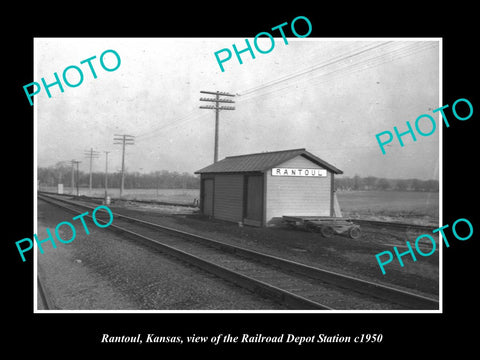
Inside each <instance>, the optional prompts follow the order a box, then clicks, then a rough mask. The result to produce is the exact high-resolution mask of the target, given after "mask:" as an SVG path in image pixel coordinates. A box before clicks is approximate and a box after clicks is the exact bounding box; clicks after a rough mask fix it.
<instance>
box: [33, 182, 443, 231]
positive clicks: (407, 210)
mask: <svg viewBox="0 0 480 360" xmlns="http://www.w3.org/2000/svg"><path fill="white" fill-rule="evenodd" d="M39 190H43V191H51V192H54V191H56V188H54V187H43V186H41V187H39ZM79 190H80V191H79V193H80V195H86V196H95V197H103V196H104V195H105V190H104V189H92V193H91V194H90V193H89V189H88V188H80V189H79ZM64 193H65V194H69V193H71V189H70V188H65V189H64ZM74 194H76V190H75V191H74ZM119 194H120V191H119V189H109V191H108V195H109V196H110V197H111V198H118V197H119ZM199 196H200V190H198V189H159V190H157V189H125V190H124V193H123V198H124V199H127V200H157V201H163V202H171V203H182V204H193V201H194V199H199ZM337 198H338V202H339V204H340V208H341V210H342V214H343V216H345V217H358V218H372V219H379V220H391V218H395V219H397V220H398V219H399V218H401V219H405V220H408V222H417V223H435V222H438V216H439V193H433V192H410V191H338V192H337Z"/></svg>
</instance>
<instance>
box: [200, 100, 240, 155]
mask: <svg viewBox="0 0 480 360" xmlns="http://www.w3.org/2000/svg"><path fill="white" fill-rule="evenodd" d="M200 93H202V94H210V95H215V98H213V99H212V98H204V97H201V98H200V101H211V102H214V103H215V105H204V106H200V109H209V110H215V148H214V154H213V162H217V161H218V122H219V113H220V110H235V107H234V106H220V103H230V104H233V103H235V101H233V100H230V99H222V98H220V96H231V97H234V96H235V95H233V94H229V93H226V92H221V91H216V92H212V91H200Z"/></svg>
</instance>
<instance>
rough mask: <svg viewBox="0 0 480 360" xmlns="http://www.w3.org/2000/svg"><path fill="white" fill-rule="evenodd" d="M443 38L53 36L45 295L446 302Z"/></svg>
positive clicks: (47, 68)
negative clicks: (442, 231) (443, 285)
mask: <svg viewBox="0 0 480 360" xmlns="http://www.w3.org/2000/svg"><path fill="white" fill-rule="evenodd" d="M298 22H300V20H299V21H298ZM232 44H233V45H234V46H235V48H234V49H232V48H233V46H232ZM441 46H442V43H441V39H388V38H386V39H383V38H382V39H321V38H296V37H295V36H293V38H292V37H289V38H288V39H287V38H286V39H285V40H284V39H283V38H282V37H280V38H273V37H271V36H268V35H264V36H263V37H258V38H255V39H254V41H248V40H247V39H241V38H227V39H226V38H221V39H206V40H202V39H176V38H170V39H145V38H133V39H117V38H113V39H112V38H105V39H103V38H96V39H85V38H79V39H71V38H39V39H35V60H36V71H37V74H38V75H37V78H39V77H41V76H42V78H41V79H42V80H41V85H40V86H38V88H40V89H41V90H40V92H39V93H38V95H34V100H33V101H35V105H36V118H37V122H36V123H37V191H38V202H37V233H36V234H37V236H38V238H39V239H47V238H48V233H47V229H50V230H51V232H52V233H54V234H53V235H52V240H48V241H45V242H41V243H40V244H39V246H37V248H38V249H37V250H36V255H37V256H36V259H37V274H38V279H39V283H40V284H41V285H40V286H41V290H40V291H38V289H37V294H38V295H37V301H38V303H37V306H38V309H39V310H40V309H42V310H54V311H55V310H147V311H152V310H161V311H168V310H173V311H181V310H200V311H203V310H208V311H214V310H242V311H245V310H253V311H261V310H265V311H274V310H276V311H289V310H294V311H295V310H299V311H301V310H317V311H318V310H320V311H321V310H328V311H331V310H347V311H348V310H351V311H353V310H382V311H385V310H398V311H406V310H427V311H431V310H439V309H440V306H441V301H440V300H441V296H440V295H441V294H440V292H439V290H440V289H439V283H440V281H439V280H440V274H441V271H440V270H441V263H440V258H439V249H441V247H440V246H439V244H438V241H439V240H438V236H437V235H438V234H432V231H431V229H436V228H438V227H439V225H438V224H439V215H440V212H439V203H440V198H439V195H440V194H439V185H440V184H439V174H440V172H439V170H440V167H439V160H440V151H439V145H440V144H439V133H440V131H436V124H437V123H438V117H439V116H438V115H439V113H438V111H437V112H436V113H435V109H438V108H440V107H441V99H440V90H441V88H440V86H441V83H440V71H441V57H440V53H441ZM240 48H241V49H240ZM222 49H223V50H222ZM225 49H226V50H225ZM265 49H267V50H268V49H272V50H271V51H270V52H269V53H268V54H262V53H261V52H259V51H258V50H262V51H264V50H265ZM216 50H221V51H220V54H219V56H218V59H223V58H226V57H225V56H224V55H223V54H222V53H225V54H226V55H228V54H229V53H232V54H233V55H232V58H231V59H230V60H229V61H225V62H223V63H222V62H221V61H218V60H217V61H216V58H215V57H212V56H211V55H212V52H213V51H216ZM242 50H244V51H242ZM189 54H193V56H192V55H189ZM220 55H221V56H220ZM236 57H238V58H237V59H236ZM85 59H87V60H85ZM299 59H300V60H299ZM240 60H241V61H242V62H243V63H242V64H241V63H240ZM219 65H222V67H220V66H219ZM64 68H65V70H64ZM55 72H56V73H57V74H58V79H59V80H58V83H54V81H55V79H56V78H55V76H52V74H54V73H55ZM60 74H61V75H60ZM69 84H70V86H69ZM77 84H78V85H77ZM71 85H75V86H74V87H72V86H71ZM419 85H421V86H419ZM32 87H35V86H32ZM47 90H48V92H47ZM407 90H408V91H407ZM49 95H50V96H49ZM460 107H461V106H460V105H459V106H458V108H459V109H460ZM467 109H468V108H467ZM459 111H460V110H459ZM422 114H429V115H428V117H427V116H425V118H420V119H418V120H416V119H417V118H419V116H420V115H422ZM431 120H433V122H432V121H431ZM407 121H408V123H409V124H411V125H409V124H407ZM409 126H410V129H411V131H410V132H408V130H409ZM412 127H413V128H412ZM394 129H398V131H397V130H394ZM395 131H397V132H395ZM382 133H383V134H382ZM377 134H380V135H382V136H378V139H377V138H376V135H377ZM392 134H393V135H392ZM388 140H390V141H388ZM98 206H107V207H108V209H109V210H110V211H107V209H105V208H98V209H97V211H96V212H95V213H94V214H95V216H93V212H94V211H95V209H96V208H97V207H98ZM85 212H88V213H89V214H87V215H85V216H84V217H82V218H81V219H80V218H77V219H74V220H71V219H72V218H74V217H75V216H78V215H80V214H82V213H85ZM90 216H92V217H90ZM97 218H98V221H99V222H101V221H105V223H101V225H100V226H99V225H97V224H96V221H95V220H96V219H97ZM62 219H63V220H64V221H67V222H68V221H70V222H68V223H67V224H62V225H60V226H59V225H57V224H59V223H61V222H62ZM94 219H95V220H94ZM109 221H110V225H108V222H109ZM82 223H83V225H82ZM106 225H108V226H106ZM83 226H85V229H84V228H83ZM107 227H108V228H107ZM53 230H54V231H53ZM112 230H113V231H112ZM87 232H90V233H87ZM423 233H430V234H431V235H430V236H428V237H426V236H425V238H420V239H419V240H418V241H416V239H417V237H419V236H421V235H422V234H423ZM408 242H409V243H411V246H410V245H409V244H408ZM54 243H55V245H56V246H55V247H54V246H53V244H54ZM409 248H410V249H411V252H410V253H405V251H407V252H408V250H409ZM412 248H413V249H412ZM395 249H397V250H395ZM41 250H42V251H41ZM396 251H398V252H399V253H401V254H403V255H397V253H396ZM377 254H380V255H381V256H380V255H378V257H377ZM427 255H428V256H427ZM50 306H52V308H50Z"/></svg>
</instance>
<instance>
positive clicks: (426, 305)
mask: <svg viewBox="0 0 480 360" xmlns="http://www.w3.org/2000/svg"><path fill="white" fill-rule="evenodd" d="M39 198H40V199H43V200H44V201H47V202H50V203H52V204H54V205H57V206H61V207H63V208H65V209H66V210H68V211H70V212H74V213H79V210H78V208H81V209H84V210H85V209H87V210H93V209H94V207H92V206H90V205H87V204H81V203H78V202H73V201H68V200H65V199H59V198H52V197H50V196H48V197H47V196H46V195H39ZM66 204H67V205H68V206H67V205H66ZM75 208H76V209H75ZM82 212H83V211H82ZM96 218H97V220H101V218H100V216H99V213H97V216H96ZM108 229H112V230H115V231H119V232H121V233H123V234H126V235H127V236H128V237H129V238H135V239H137V240H140V241H142V242H144V243H146V244H148V245H150V246H154V247H155V248H157V249H159V250H160V251H161V252H163V253H166V254H169V255H171V256H174V257H176V258H178V259H180V260H182V261H185V262H187V263H189V264H193V265H195V266H197V267H199V268H201V269H203V270H206V271H208V272H210V273H213V274H215V275H217V276H219V277H221V278H223V279H225V280H228V281H230V282H233V283H235V284H237V285H239V286H241V287H244V288H246V289H248V290H251V291H253V292H255V293H257V294H261V295H263V296H265V297H268V298H271V299H273V300H276V301H277V302H279V303H281V304H283V305H285V306H287V307H289V308H292V309H298V310H304V309H315V310H334V309H338V310H341V309H348V310H354V309H369V310H370V309H385V310H388V309H408V310H412V309H415V310H436V309H438V308H439V303H438V301H437V300H435V299H431V298H428V297H424V296H420V295H417V294H414V293H410V292H407V291H403V290H399V289H395V288H393V287H388V286H385V285H380V284H376V283H373V282H369V281H365V280H361V279H356V278H354V277H350V276H346V275H342V274H338V273H334V272H331V271H327V270H323V269H319V268H315V267H311V266H307V265H304V264H301V263H298V262H294V261H290V260H286V259H282V258H279V257H275V256H271V255H267V254H264V253H260V252H257V251H253V250H251V249H246V248H243V247H239V246H234V245H230V244H225V243H223V242H220V241H217V240H213V239H210V238H206V237H203V236H198V235H195V234H191V233H188V232H185V231H180V230H177V229H173V228H169V227H165V226H161V225H158V224H154V223H151V222H147V221H144V220H141V219H136V218H132V217H129V216H125V215H121V214H117V213H114V221H113V223H112V225H110V226H109V227H108ZM359 304H362V305H361V306H360V307H359Z"/></svg>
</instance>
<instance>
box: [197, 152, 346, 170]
mask: <svg viewBox="0 0 480 360" xmlns="http://www.w3.org/2000/svg"><path fill="white" fill-rule="evenodd" d="M299 155H301V156H303V157H305V158H307V159H308V160H310V161H312V162H313V163H315V164H317V165H319V166H321V167H323V168H325V169H327V170H330V171H331V172H333V173H335V174H343V171H341V170H339V169H337V168H336V167H335V166H333V165H330V164H329V163H327V162H326V161H323V160H322V159H320V158H318V157H316V156H315V155H313V154H312V153H309V152H308V151H306V150H305V149H292V150H283V151H273V152H263V153H257V154H247V155H238V156H228V157H226V158H225V159H223V160H220V161H218V162H216V163H213V164H211V165H209V166H207V167H204V168H203V169H200V170H197V171H195V174H206V173H238V172H263V171H266V170H269V169H271V168H273V167H275V166H277V165H280V164H282V163H284V162H285V161H287V160H290V159H293V158H294V157H296V156H299Z"/></svg>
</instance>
